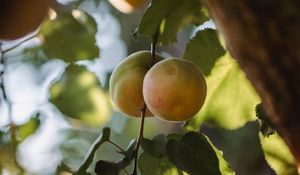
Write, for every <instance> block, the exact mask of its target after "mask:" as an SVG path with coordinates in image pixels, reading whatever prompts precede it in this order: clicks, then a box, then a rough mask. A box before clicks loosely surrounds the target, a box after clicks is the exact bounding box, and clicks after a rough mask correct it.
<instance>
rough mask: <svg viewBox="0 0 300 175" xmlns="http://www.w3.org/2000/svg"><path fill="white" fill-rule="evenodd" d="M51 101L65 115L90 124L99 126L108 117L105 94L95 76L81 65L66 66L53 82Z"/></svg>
mask: <svg viewBox="0 0 300 175" xmlns="http://www.w3.org/2000/svg"><path fill="white" fill-rule="evenodd" d="M50 100H51V102H52V103H54V104H55V105H56V107H57V108H58V109H59V110H60V111H61V112H62V113H64V114H65V115H66V116H68V117H70V118H73V119H79V120H80V121H81V123H84V124H88V125H90V126H95V127H99V125H100V124H105V123H106V122H107V121H108V119H109V116H110V104H109V100H108V97H107V96H106V95H105V93H104V92H103V90H102V89H101V87H100V83H99V81H98V79H97V77H96V76H95V75H94V74H93V73H91V72H90V71H88V70H87V69H86V68H85V67H84V66H79V65H73V64H71V65H69V66H68V67H67V69H66V71H65V73H64V75H63V76H62V78H61V79H60V80H58V81H57V82H56V83H55V84H53V85H52V87H51V97H50ZM74 122H75V121H74Z"/></svg>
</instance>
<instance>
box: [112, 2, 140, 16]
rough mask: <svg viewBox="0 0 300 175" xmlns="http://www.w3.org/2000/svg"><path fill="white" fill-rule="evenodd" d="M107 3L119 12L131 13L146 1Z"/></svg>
mask: <svg viewBox="0 0 300 175" xmlns="http://www.w3.org/2000/svg"><path fill="white" fill-rule="evenodd" d="M109 2H110V3H111V4H112V5H113V6H114V7H115V8H116V9H118V10H119V11H120V12H123V13H131V12H133V11H134V10H135V9H137V8H139V7H140V6H142V5H143V4H145V2H146V0H109Z"/></svg>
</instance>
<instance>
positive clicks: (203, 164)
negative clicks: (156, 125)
mask: <svg viewBox="0 0 300 175" xmlns="http://www.w3.org/2000/svg"><path fill="white" fill-rule="evenodd" d="M166 150H167V155H168V157H169V159H170V160H171V161H172V162H173V163H174V164H175V165H176V167H178V168H180V169H182V170H184V171H185V172H187V173H189V174H191V175H196V174H199V172H201V174H214V175H218V174H219V175H221V173H220V170H219V161H218V158H217V155H216V153H215V151H214V149H213V148H212V147H211V145H210V144H209V142H208V141H207V139H206V138H205V137H204V136H203V135H201V134H198V133H195V132H189V133H187V134H185V135H184V136H183V138H182V140H181V141H180V142H179V141H176V140H169V141H168V143H167V148H166Z"/></svg>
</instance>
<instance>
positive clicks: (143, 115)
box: [131, 103, 147, 175]
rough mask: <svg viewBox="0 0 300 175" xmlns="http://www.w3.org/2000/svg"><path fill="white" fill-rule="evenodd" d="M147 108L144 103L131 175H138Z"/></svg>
mask: <svg viewBox="0 0 300 175" xmlns="http://www.w3.org/2000/svg"><path fill="white" fill-rule="evenodd" d="M146 109H147V106H146V104H145V103H144V104H143V106H142V108H141V109H140V112H141V124H140V131H139V136H138V139H137V143H136V148H135V158H134V166H133V172H132V174H131V175H137V163H138V153H139V148H140V145H141V140H142V138H143V137H144V125H145V114H146Z"/></svg>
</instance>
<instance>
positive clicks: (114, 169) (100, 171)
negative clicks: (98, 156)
mask: <svg viewBox="0 0 300 175" xmlns="http://www.w3.org/2000/svg"><path fill="white" fill-rule="evenodd" d="M120 171H121V170H120V168H119V167H118V165H117V164H116V163H113V162H109V161H104V160H100V161H98V162H97V163H96V167H95V173H96V174H97V175H119V173H120Z"/></svg>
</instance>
